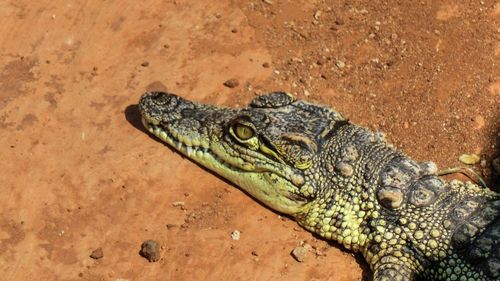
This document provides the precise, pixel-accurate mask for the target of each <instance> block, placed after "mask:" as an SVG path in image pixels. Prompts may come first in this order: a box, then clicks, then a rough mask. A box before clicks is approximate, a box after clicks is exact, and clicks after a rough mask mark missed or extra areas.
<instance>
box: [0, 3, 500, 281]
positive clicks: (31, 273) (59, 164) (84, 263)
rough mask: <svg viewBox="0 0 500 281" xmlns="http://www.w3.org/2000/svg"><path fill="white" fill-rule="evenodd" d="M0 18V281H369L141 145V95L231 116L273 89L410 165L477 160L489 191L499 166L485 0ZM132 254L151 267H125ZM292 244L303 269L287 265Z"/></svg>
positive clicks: (497, 45)
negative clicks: (153, 256) (150, 252)
mask: <svg viewBox="0 0 500 281" xmlns="http://www.w3.org/2000/svg"><path fill="white" fill-rule="evenodd" d="M0 16H1V18H2V21H1V22H2V24H1V26H0V38H1V40H0V128H1V130H0V139H1V141H2V146H1V148H0V156H1V159H2V161H1V162H0V184H1V187H2V190H3V192H2V193H1V194H0V203H1V204H0V208H1V209H0V272H1V273H2V277H1V279H3V280H113V281H114V280H130V281H131V280H337V281H340V280H344V281H348V280H349V281H354V280H361V279H362V278H365V279H367V280H369V279H370V277H369V276H370V272H369V270H368V269H367V267H366V264H365V263H364V262H363V261H362V259H360V258H356V256H354V255H353V254H351V253H349V252H345V251H343V250H341V249H340V248H339V247H338V246H336V245H335V244H334V243H332V244H329V243H327V242H325V241H323V240H319V239H317V238H315V237H314V236H313V235H311V234H310V233H308V232H306V231H305V230H303V229H301V228H299V227H298V226H297V225H296V223H294V222H293V221H291V220H290V219H288V218H284V217H280V216H279V215H278V214H277V213H274V212H272V211H270V210H269V209H266V208H264V207H263V206H261V205H260V204H258V203H257V202H255V201H254V200H252V199H251V198H249V197H248V196H246V195H245V194H244V193H242V192H241V191H239V190H238V189H237V188H235V187H234V186H231V185H230V184H228V183H227V182H225V181H223V180H221V179H220V178H218V177H216V176H214V175H213V174H211V173H208V172H206V171H205V170H203V169H202V168H200V167H198V166H197V165H195V164H193V163H192V162H190V161H188V160H187V159H184V158H183V157H181V156H180V155H179V154H177V153H174V152H173V151H172V150H170V149H168V148H166V147H165V146H163V145H161V144H160V143H158V142H156V141H154V140H153V139H152V138H150V137H149V136H148V135H147V134H145V133H144V132H143V131H142V129H141V126H140V122H139V118H138V112H137V107H136V106H135V104H136V103H137V101H138V99H139V97H140V95H141V94H142V93H143V92H144V91H146V90H168V91H171V92H175V93H177V94H179V95H181V96H183V97H186V98H189V99H193V100H197V101H202V102H207V103H213V104H223V105H230V106H243V105H244V104H245V103H247V102H248V101H249V100H251V99H252V98H253V97H254V96H255V95H257V94H262V93H265V92H269V91H273V90H287V91H290V92H292V93H295V94H297V96H298V97H299V98H305V99H309V100H312V101H317V102H321V103H324V104H328V105H330V106H332V107H335V108H336V109H338V110H339V111H341V112H343V113H344V114H345V115H346V116H348V117H350V119H351V120H352V121H353V122H355V123H358V124H361V125H364V126H367V127H370V128H372V129H376V130H381V131H384V132H386V133H387V135H388V137H389V139H391V140H392V142H393V143H394V144H395V145H396V146H397V147H399V148H401V149H402V150H403V151H405V152H406V153H408V154H409V155H411V156H412V157H414V158H415V159H417V160H434V161H436V162H437V163H438V165H439V166H440V167H443V168H444V167H449V166H457V165H461V164H460V163H459V162H458V160H457V158H458V156H459V155H460V154H462V153H476V154H479V155H480V156H481V157H482V159H484V160H483V161H482V162H483V163H482V165H479V164H478V165H476V166H474V168H475V169H476V171H478V172H479V173H482V174H483V175H484V176H485V177H486V178H490V171H491V169H490V163H491V160H492V158H493V157H495V156H496V155H498V151H499V149H498V147H499V135H498V134H499V128H500V123H499V119H500V118H499V117H500V114H499V112H500V110H499V104H500V102H499V100H500V67H499V62H500V61H499V56H500V40H499V39H500V28H499V26H500V25H499V23H500V3H498V2H494V1H491V0H484V1H428V0H425V1H418V2H415V1H368V0H359V1H348V0H345V1H320V0H317V1H292V0H288V1H286V0H283V1H279V0H272V1H271V0H266V1H261V0H255V1H223V0H221V1H196V0H191V1H187V0H184V1H183V0H179V1H150V0H144V1H128V3H127V4H126V5H125V4H123V1H116V0H109V1H97V0H89V1H59V0H56V1H46V0H45V1H25V0H24V1H3V2H0ZM231 78H234V79H237V80H238V81H239V86H237V87H235V88H227V87H225V86H224V85H223V83H224V81H226V80H228V79H231ZM176 202H177V203H176ZM179 202H184V205H182V204H181V203H179ZM233 230H239V231H240V232H241V237H240V240H237V241H235V240H232V239H231V232H232V231H233ZM147 239H154V240H157V241H158V242H159V243H160V244H161V245H162V259H161V260H160V261H159V262H156V263H148V262H147V260H146V259H144V258H142V257H141V256H140V255H139V254H138V252H139V250H140V245H141V243H142V242H143V241H144V240H147ZM304 242H306V243H308V244H310V245H312V246H314V247H316V253H317V254H319V255H315V254H313V253H311V254H310V255H309V257H307V259H306V261H305V262H304V263H298V262H296V261H295V260H294V259H293V258H292V257H291V255H290V252H291V250H292V249H293V248H295V247H296V246H299V245H300V244H301V243H304ZM99 247H101V248H102V250H103V257H102V258H101V259H98V260H94V259H92V258H90V257H89V255H90V254H91V253H92V251H93V250H95V249H97V248H99ZM363 276H365V277H363Z"/></svg>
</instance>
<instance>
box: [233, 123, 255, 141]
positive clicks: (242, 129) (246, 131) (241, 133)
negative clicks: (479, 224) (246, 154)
mask: <svg viewBox="0 0 500 281" xmlns="http://www.w3.org/2000/svg"><path fill="white" fill-rule="evenodd" d="M234 132H235V134H236V136H237V137H238V138H239V139H241V140H244V141H245V140H248V139H250V138H252V137H253V136H254V134H255V133H254V131H253V129H252V128H250V127H248V126H246V125H243V124H236V125H235V126H234Z"/></svg>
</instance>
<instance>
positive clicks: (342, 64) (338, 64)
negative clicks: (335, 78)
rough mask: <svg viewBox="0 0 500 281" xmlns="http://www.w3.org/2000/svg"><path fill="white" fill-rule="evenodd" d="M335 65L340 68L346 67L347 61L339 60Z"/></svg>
mask: <svg viewBox="0 0 500 281" xmlns="http://www.w3.org/2000/svg"><path fill="white" fill-rule="evenodd" d="M335 65H337V67H338V68H344V67H345V63H344V62H343V61H341V60H338V61H337V62H336V63H335Z"/></svg>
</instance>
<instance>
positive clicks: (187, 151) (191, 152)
mask: <svg viewBox="0 0 500 281" xmlns="http://www.w3.org/2000/svg"><path fill="white" fill-rule="evenodd" d="M186 154H187V156H188V157H191V154H193V148H192V147H191V146H186Z"/></svg>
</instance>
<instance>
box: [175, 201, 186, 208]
mask: <svg viewBox="0 0 500 281" xmlns="http://www.w3.org/2000/svg"><path fill="white" fill-rule="evenodd" d="M184 205H186V203H185V202H184V201H176V202H173V203H172V206H174V207H181V206H184Z"/></svg>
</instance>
